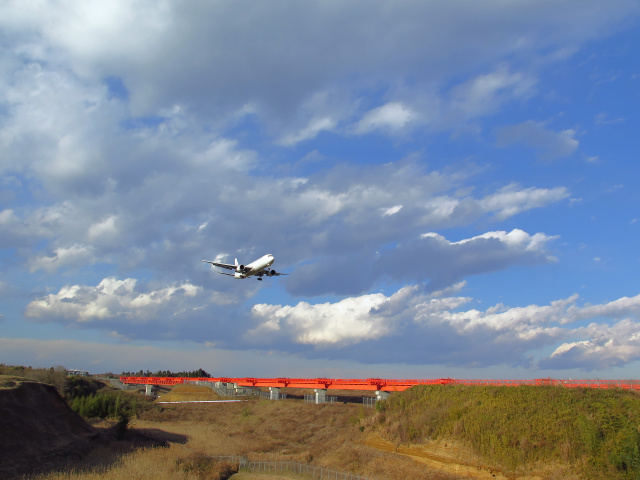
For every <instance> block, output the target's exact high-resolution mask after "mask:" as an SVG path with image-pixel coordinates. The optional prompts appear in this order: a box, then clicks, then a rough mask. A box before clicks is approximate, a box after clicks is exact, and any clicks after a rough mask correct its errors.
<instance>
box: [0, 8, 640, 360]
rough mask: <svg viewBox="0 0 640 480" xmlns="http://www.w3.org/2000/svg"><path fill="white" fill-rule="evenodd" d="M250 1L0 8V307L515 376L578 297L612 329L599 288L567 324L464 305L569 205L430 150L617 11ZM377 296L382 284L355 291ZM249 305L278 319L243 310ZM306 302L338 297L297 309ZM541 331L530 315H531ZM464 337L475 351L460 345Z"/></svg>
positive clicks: (548, 256) (537, 138)
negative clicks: (595, 298)
mask: <svg viewBox="0 0 640 480" xmlns="http://www.w3.org/2000/svg"><path fill="white" fill-rule="evenodd" d="M247 5H248V4H246V3H245V2H243V1H242V0H241V1H240V2H234V3H232V4H221V3H211V4H204V3H202V4H196V3H193V4H190V5H188V6H184V5H182V4H180V3H178V2H175V1H173V0H168V1H165V2H163V3H162V4H160V5H158V4H156V3H152V2H146V1H142V2H136V3H131V2H125V1H117V0H116V1H113V2H110V3H109V4H106V3H105V2H101V1H98V0H95V1H94V0H89V1H87V2H83V3H82V4H81V5H77V6H74V7H73V8H69V6H68V5H63V4H59V3H32V2H28V1H27V2H24V1H9V2H6V4H5V5H3V15H2V16H1V17H0V29H2V31H3V45H4V46H5V47H6V51H7V52H8V53H9V55H4V56H2V58H1V59H0V72H1V73H2V75H0V92H2V99H3V100H2V104H1V105H0V148H1V149H2V152H3V154H2V158H0V174H1V175H2V176H1V177H0V200H2V201H3V202H5V201H6V205H5V203H3V206H2V208H1V209H0V248H2V249H4V251H3V252H2V253H3V255H2V265H1V266H2V269H3V270H2V272H3V281H5V284H4V285H8V284H9V283H12V287H11V288H12V289H15V290H12V295H6V293H4V292H6V290H7V288H4V289H3V290H4V292H0V294H3V295H5V296H8V297H9V296H10V297H12V298H13V297H15V298H18V297H20V298H25V297H26V296H27V295H28V296H29V299H33V298H34V295H35V296H36V297H37V298H36V299H35V300H33V301H31V302H30V303H28V305H27V306H26V308H25V314H26V316H27V318H28V319H30V320H32V321H36V322H44V321H52V322H58V323H61V324H63V325H67V326H74V327H83V328H96V329H99V330H100V331H106V332H109V334H110V335H113V336H114V338H148V337H150V336H154V338H157V337H159V336H166V337H167V338H169V337H171V338H180V339H185V340H196V341H201V340H205V341H207V342H211V343H215V344H225V345H231V346H233V347H234V348H245V347H244V346H243V345H242V344H241V343H242V342H241V341H240V340H238V339H249V340H250V341H251V342H256V343H255V344H256V345H261V346H260V347H259V348H263V347H264V343H262V344H260V341H261V340H264V339H268V338H273V339H274V341H276V342H278V343H277V345H278V346H279V347H278V348H281V349H282V351H285V352H287V354H288V353H289V352H291V351H292V350H295V349H296V348H311V349H313V348H315V347H318V348H320V347H321V348H328V349H337V350H335V351H337V352H338V355H339V356H340V355H342V356H343V357H344V358H355V355H356V354H360V355H362V356H363V358H365V359H367V361H369V360H370V359H371V358H372V356H373V354H372V353H371V352H373V351H375V350H376V349H383V348H385V347H386V346H389V345H391V346H393V345H395V341H396V340H398V341H400V340H402V341H405V342H407V344H408V345H410V346H411V348H409V349H407V350H408V351H402V350H398V351H397V352H396V351H394V352H393V355H396V356H397V360H398V361H399V362H419V361H426V360H429V359H431V358H435V356H433V355H432V354H430V353H428V349H429V348H433V349H434V352H439V354H440V355H442V356H443V357H442V358H445V361H447V362H449V361H451V362H454V361H455V360H454V354H458V355H460V356H461V357H460V358H462V360H461V361H462V362H466V363H467V364H472V363H473V362H474V361H477V360H474V358H475V359H477V358H481V357H484V356H486V358H487V359H486V360H482V361H483V362H489V363H491V362H499V361H506V360H505V359H507V358H508V357H509V355H512V356H513V358H515V359H517V360H516V361H518V362H521V363H524V362H527V361H528V360H526V359H524V358H523V357H522V354H521V353H519V351H518V348H519V347H520V346H522V345H534V344H535V345H539V344H545V343H544V342H547V341H550V340H549V339H551V338H560V336H561V335H562V334H563V332H565V331H566V330H567V329H569V328H570V327H568V326H567V325H572V324H573V322H574V321H576V320H575V319H577V318H582V320H584V319H587V318H591V317H590V316H591V315H595V314H596V310H597V308H600V310H601V313H598V315H603V316H605V317H606V316H607V315H614V314H615V312H614V310H615V309H616V308H618V310H619V311H620V312H626V311H628V312H631V313H628V314H627V315H635V313H634V312H635V311H634V310H632V309H629V308H628V307H627V306H626V305H623V303H624V302H623V301H622V299H621V301H620V302H619V304H617V306H615V305H607V306H606V308H605V307H604V306H593V308H592V310H588V308H591V307H583V308H580V309H578V308H577V307H576V311H575V312H574V311H573V310H570V307H567V308H566V309H564V310H563V308H564V307H562V306H560V305H557V306H556V305H549V306H541V307H535V308H534V307H526V308H525V307H523V309H522V312H520V311H518V310H516V309H513V308H507V307H502V306H496V307H494V308H493V309H488V310H486V311H479V310H477V311H476V310H475V309H474V308H472V307H473V306H474V305H470V304H471V303H472V302H473V300H472V299H469V298H467V297H463V296H459V292H460V291H462V290H463V287H462V286H461V285H463V284H464V280H465V279H466V278H468V277H469V276H471V275H486V274H489V273H491V272H494V271H500V270H505V269H508V268H511V267H512V266H516V265H517V266H522V265H526V266H537V265H543V264H548V263H550V262H554V261H555V256H556V252H555V251H554V250H553V246H554V241H555V238H556V235H555V234H556V233H559V232H556V231H553V230H546V229H545V228H540V227H538V226H536V227H535V230H534V229H531V228H530V227H528V226H526V225H523V224H518V221H519V220H520V219H521V218H523V217H518V215H520V214H521V213H523V212H530V211H532V210H535V209H544V208H545V207H548V206H550V205H553V204H557V203H559V202H562V201H563V200H565V199H566V198H568V196H569V192H568V189H567V187H565V186H563V184H565V181H564V180H558V181H557V182H555V183H554V184H552V185H549V184H547V185H544V186H543V187H539V186H536V183H537V181H536V180H534V179H533V178H536V177H532V179H531V180H530V181H529V180H528V181H527V182H528V183H527V184H526V185H525V184H523V183H513V181H512V179H511V178H509V177H507V176H506V174H505V176H503V175H500V176H498V177H496V178H492V183H490V184H485V185H484V186H483V187H482V188H479V185H478V183H479V182H481V181H483V180H484V178H480V177H482V175H483V174H482V171H484V172H486V171H488V170H489V169H492V168H496V165H494V164H492V162H493V161H492V160H488V159H487V158H488V156H484V154H483V153H479V154H478V156H477V157H475V158H473V159H469V162H472V161H477V162H478V165H476V166H475V168H472V169H469V168H468V165H469V163H468V162H467V161H466V160H465V164H464V165H461V164H458V163H456V162H455V161H451V159H452V158H460V156H464V153H460V152H462V151H463V150H464V149H463V148H461V149H460V150H458V147H459V146H460V145H461V144H455V145H451V146H453V147H454V149H453V150H452V151H451V152H452V153H451V154H450V153H448V152H447V153H442V152H443V150H440V148H441V147H442V144H441V141H442V140H443V139H444V137H446V136H447V134H448V133H449V132H450V131H457V129H464V128H465V127H467V126H468V127H469V129H470V130H473V131H474V132H476V133H477V134H478V135H477V136H478V139H481V133H482V132H483V128H484V126H483V125H480V122H481V121H483V120H484V118H483V117H487V116H489V115H494V114H496V113H499V112H500V111H501V109H503V108H504V107H505V106H506V105H508V104H510V102H514V101H516V102H519V104H518V105H525V103H526V102H527V100H528V99H529V98H531V96H533V95H536V94H537V92H536V88H537V85H538V82H539V80H538V79H539V78H540V74H541V72H542V70H543V68H544V67H543V65H544V64H548V63H549V62H554V61H557V58H559V55H558V54H557V51H558V49H560V51H569V50H570V49H568V48H564V47H566V46H567V45H571V46H573V45H579V44H580V42H582V41H584V40H585V39H592V38H597V36H598V35H601V34H602V32H606V31H607V30H608V29H610V28H611V27H612V26H616V25H618V23H617V22H618V21H619V20H620V19H623V18H626V17H627V16H628V15H630V14H633V13H634V12H635V13H638V8H637V6H636V5H635V3H634V2H626V1H623V2H621V3H619V4H617V7H616V8H607V9H602V8H601V7H600V4H599V3H598V2H597V1H596V0H587V1H586V3H585V1H581V2H578V1H577V0H562V1H561V2H559V3H558V4H557V5H555V6H554V15H548V5H543V4H540V5H535V6H531V5H529V6H527V7H526V8H523V7H522V6H521V5H518V3H517V2H515V3H513V4H508V5H505V4H503V3H500V4H499V5H498V4H494V3H491V2H489V3H485V2H478V3H474V4H473V5H469V4H467V3H465V8H463V9H461V8H460V5H461V4H459V3H458V2H457V1H454V2H452V3H447V2H442V3H438V2H425V3H420V2H417V3H414V4H411V5H409V6H407V5H403V6H399V5H395V4H394V5H388V4H386V3H384V2H377V1H373V2H364V1H360V0H356V1H355V2H353V3H351V2H349V3H344V4H339V3H335V4H326V3H323V2H309V3H304V4H303V3H301V4H299V5H295V6H292V5H291V4H289V3H287V2H277V1H276V2H274V3H273V4H269V5H268V6H267V5H251V8H247ZM356 23H357V25H358V28H353V27H354V25H355V24H356ZM247 31H251V32H252V33H251V35H245V33H246V32H247ZM381 31H385V32H388V34H387V35H380V34H379V33H380V32H381ZM239 32H241V34H239ZM327 32H332V33H331V35H327ZM203 45H206V48H204V49H203V48H202V46H203ZM229 45H233V48H229ZM576 48H577V47H576ZM572 51H575V48H574V50H572ZM193 52H199V53H198V55H197V61H194V55H193ZM550 52H552V53H550ZM563 58H566V55H565V56H564V57H563ZM505 59H508V61H505ZM531 60H535V61H531ZM524 118H531V117H530V116H527V117H524ZM596 119H597V120H598V119H600V120H607V119H608V117H606V118H605V117H604V116H601V117H596ZM517 121H518V120H514V122H517ZM474 122H477V125H469V124H471V123H474ZM500 123H501V124H502V123H503V122H502V121H500ZM406 132H410V133H411V135H406V136H405V133H406ZM443 133H444V134H443ZM381 134H382V135H381ZM441 134H443V135H441ZM413 135H415V136H416V137H420V138H421V140H420V142H419V145H417V144H416V143H413V141H412V139H411V138H409V137H411V136H413ZM425 135H429V138H428V141H427V142H423V141H422V140H424V136H425ZM497 135H498V144H499V145H501V146H509V145H516V146H520V145H525V146H527V147H531V148H534V149H538V150H539V151H540V152H541V155H542V156H543V157H546V156H548V157H549V158H560V157H562V156H566V155H570V154H571V153H573V152H574V151H575V150H576V149H577V147H578V145H579V144H578V140H577V133H576V132H575V131H573V130H565V131H554V130H553V129H551V127H549V126H548V125H546V124H541V123H535V122H524V123H520V124H516V125H511V126H509V127H504V128H503V129H498V130H497ZM388 137H395V138H391V139H389V138H388ZM398 138H400V139H401V141H399V140H398ZM319 139H320V140H323V141H318V140H319ZM324 139H330V140H336V139H337V141H335V142H333V141H332V142H324ZM404 141H406V142H407V144H404ZM393 142H396V145H392V143H393ZM398 144H402V145H400V146H398ZM283 147H285V148H283ZM305 148H307V150H305ZM477 150H478V152H482V148H479V149H477ZM309 151H311V153H309ZM473 151H474V152H475V151H476V149H475V146H474V148H473ZM310 158H315V159H316V160H317V161H314V162H310V161H308V160H309V159H310ZM494 171H497V169H496V170H494ZM519 178H522V176H520V177H519ZM553 178H555V177H553ZM545 182H546V180H545ZM585 203H586V202H585ZM447 229H454V230H449V231H447ZM527 230H528V232H527ZM538 230H545V231H546V232H547V233H541V232H539V233H536V232H537V231H538ZM482 231H484V232H486V233H484V234H481V235H477V233H479V232H482ZM425 232H427V233H425ZM433 232H438V233H437V234H436V233H433ZM469 232H472V233H469ZM221 252H224V253H221ZM265 252H271V253H273V254H275V255H276V259H277V260H276V261H277V264H276V268H277V269H278V270H282V269H285V271H295V276H293V275H292V276H289V277H281V278H278V279H277V280H278V283H275V285H274V284H273V283H272V284H271V285H269V286H267V285H263V283H262V282H234V281H226V280H229V279H227V278H224V280H225V281H221V280H223V277H222V276H220V275H217V274H215V272H212V271H211V270H210V269H208V268H205V267H204V266H203V265H202V264H201V262H200V260H201V259H203V258H221V257H222V256H227V257H229V258H231V259H232V258H233V257H236V256H237V257H238V258H239V259H241V260H242V261H244V259H246V260H247V261H250V260H251V259H253V258H257V257H259V256H261V255H262V254H264V253H265ZM87 267H90V268H87ZM336 270H339V274H338V275H336ZM61 272H62V273H64V277H63V278H61V275H58V274H59V273H61ZM140 272H144V275H145V276H144V278H145V280H144V281H143V280H135V279H134V277H135V278H138V277H140V276H141V273H140ZM80 273H81V274H82V280H80V279H73V280H69V278H70V276H71V275H74V274H80ZM9 278H12V279H13V278H15V279H16V280H15V284H16V286H13V281H12V282H9V281H8V280H7V279H9ZM176 279H182V281H177V280H176ZM63 282H68V283H69V284H68V285H63ZM402 282H410V283H411V284H412V285H413V286H411V287H407V288H401V287H400V286H399V284H401V283H402ZM30 283H32V284H31V285H30ZM264 284H267V282H264ZM388 284H393V285H397V284H398V286H397V288H396V287H394V289H396V290H397V291H396V293H394V294H391V295H388V296H387V295H383V294H381V293H372V291H373V292H377V290H372V289H374V288H388ZM26 285H30V286H29V287H27V286H26ZM45 285H48V287H47V286H45ZM1 286H2V285H0V287H1ZM267 288H273V290H272V291H267V293H265V290H266V289H267ZM285 289H286V292H285ZM42 291H47V292H48V294H47V295H43V294H41V293H34V292H42ZM13 292H16V293H17V294H16V295H13ZM51 292H57V293H51ZM274 292H275V293H274ZM429 292H433V293H429ZM436 292H438V293H436ZM18 293H19V295H18ZM287 293H288V294H289V295H291V294H293V295H304V296H306V298H304V299H300V298H295V299H294V300H291V297H290V296H289V297H287ZM272 294H273V296H274V297H279V298H278V300H277V301H274V302H273V303H274V304H278V305H269V304H267V303H265V300H264V299H265V298H270V297H267V295H272ZM326 294H335V295H337V298H331V299H326V298H325V299H324V300H325V301H326V302H325V303H324V304H318V305H314V304H313V303H310V300H309V298H317V296H319V295H326ZM460 295H461V294H460ZM348 296H352V297H351V298H345V297H348ZM255 298H259V299H260V300H259V301H258V302H259V305H258V306H257V307H256V308H255V309H252V308H251V307H252V305H253V303H254V299H255ZM283 298H284V299H283ZM303 300H304V301H303ZM287 302H289V303H294V304H293V305H286V303H287ZM26 303H27V301H24V300H23V303H22V304H21V307H19V308H24V307H25V304H26ZM279 304H282V305H279ZM475 306H477V305H475ZM578 311H579V312H581V313H576V312H578ZM5 315H6V318H9V315H7V314H5ZM527 315H529V320H527V319H526V318H527ZM580 315H582V317H580ZM516 317H517V318H518V319H520V320H518V321H516V320H515V318H516ZM542 317H544V318H553V321H552V322H551V323H548V322H547V323H545V322H544V321H542V320H536V321H535V322H534V321H533V320H532V319H534V318H535V319H538V318H542ZM345 318H347V320H344V319H345ZM616 318H618V317H616ZM563 322H564V323H563ZM152 324H153V325H154V328H148V326H149V325H152ZM507 325H511V326H512V330H511V331H509V330H508V328H507ZM558 325H561V326H563V327H561V328H563V329H564V330H562V331H558V330H556V329H557V328H559V327H558ZM425 329H429V332H430V334H431V335H430V336H427V335H425ZM469 332H475V335H476V337H475V338H476V339H479V340H486V342H485V345H487V347H486V348H487V349H486V350H481V351H480V350H477V349H475V348H472V347H474V345H473V344H472V343H471V340H468V341H460V340H461V339H467V338H470V337H469ZM496 335H497V337H496V338H500V339H502V340H501V341H503V342H504V343H501V345H503V347H504V348H502V349H501V354H500V355H501V356H496V355H497V354H496V353H494V352H492V351H491V348H493V347H495V341H497V340H496V339H494V338H493V337H494V336H496ZM584 335H585V336H584V338H583V337H580V336H578V337H576V338H573V337H570V336H567V337H566V339H564V340H562V341H563V342H565V343H566V344H567V345H571V344H572V343H576V346H575V347H573V348H567V351H569V350H573V351H574V352H575V351H577V350H576V348H578V346H579V345H586V344H579V343H577V342H582V341H585V342H586V341H589V342H592V343H593V342H595V343H594V344H599V343H598V342H600V340H599V337H598V339H597V338H595V337H593V338H592V337H590V336H588V335H587V333H585V334H584ZM427 337H428V338H427ZM510 339H513V347H511V346H510V345H511V344H510V343H509V342H510V341H511V340H510ZM587 339H588V340H587ZM391 340H393V341H391ZM458 341H460V344H459V345H458V346H455V345H454V346H453V347H452V345H451V343H454V344H455V343H456V342H458ZM523 342H525V343H523ZM526 342H529V343H526ZM345 345H348V346H351V347H352V348H354V351H353V352H349V351H347V350H346V349H344V350H342V349H343V348H344V346H345ZM505 345H508V346H505ZM545 345H549V344H548V343H546V344H545ZM553 346H556V344H553ZM414 347H415V348H414ZM580 348H582V347H580ZM584 348H586V347H584ZM367 349H370V350H369V351H368V350H367ZM356 350H357V351H356ZM562 351H563V350H562V349H561V350H560V352H562ZM560 357H562V355H560V354H558V355H556V356H555V357H554V358H560Z"/></svg>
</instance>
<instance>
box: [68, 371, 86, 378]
mask: <svg viewBox="0 0 640 480" xmlns="http://www.w3.org/2000/svg"><path fill="white" fill-rule="evenodd" d="M67 374H68V375H70V376H77V377H88V376H89V372H87V371H86V370H67Z"/></svg>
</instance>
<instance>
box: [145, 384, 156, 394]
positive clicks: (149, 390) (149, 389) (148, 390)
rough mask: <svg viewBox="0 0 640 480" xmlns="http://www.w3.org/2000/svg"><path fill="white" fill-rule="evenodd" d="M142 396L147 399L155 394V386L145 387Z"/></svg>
mask: <svg viewBox="0 0 640 480" xmlns="http://www.w3.org/2000/svg"><path fill="white" fill-rule="evenodd" d="M144 394H145V395H146V396H147V397H153V396H155V394H156V386H155V385H145V391H144Z"/></svg>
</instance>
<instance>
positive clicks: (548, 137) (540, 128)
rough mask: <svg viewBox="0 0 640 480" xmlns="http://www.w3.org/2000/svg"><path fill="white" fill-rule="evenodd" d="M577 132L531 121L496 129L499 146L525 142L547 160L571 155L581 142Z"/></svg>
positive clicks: (524, 143)
mask: <svg viewBox="0 0 640 480" xmlns="http://www.w3.org/2000/svg"><path fill="white" fill-rule="evenodd" d="M576 133H577V132H576V131H575V130H572V129H566V130H562V131H560V132H554V131H552V130H548V129H547V128H545V125H544V124H543V123H536V122H531V121H528V122H524V123H520V124H518V125H512V126H507V127H500V128H498V129H497V130H496V135H497V145H498V146H499V147H508V146H511V145H514V144H523V145H525V146H526V147H529V148H533V149H535V150H538V151H539V152H540V157H541V158H542V159H545V160H553V159H556V158H562V157H568V156H569V155H571V154H572V153H573V152H574V151H575V150H576V149H577V148H578V145H580V142H579V141H578V140H576V139H575V138H574V137H575V135H576Z"/></svg>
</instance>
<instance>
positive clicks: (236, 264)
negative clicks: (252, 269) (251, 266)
mask: <svg viewBox="0 0 640 480" xmlns="http://www.w3.org/2000/svg"><path fill="white" fill-rule="evenodd" d="M235 261H236V263H235V264H234V265H235V266H236V267H237V266H238V259H237V258H236V259H235Z"/></svg>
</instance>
